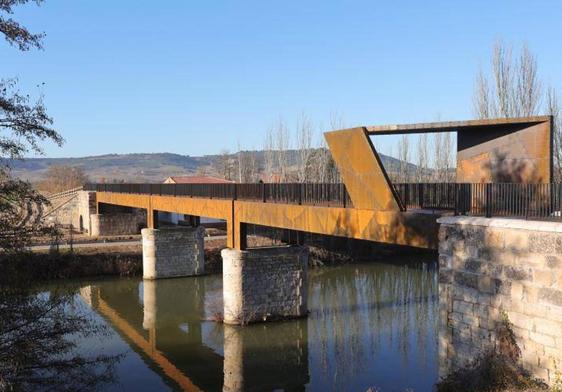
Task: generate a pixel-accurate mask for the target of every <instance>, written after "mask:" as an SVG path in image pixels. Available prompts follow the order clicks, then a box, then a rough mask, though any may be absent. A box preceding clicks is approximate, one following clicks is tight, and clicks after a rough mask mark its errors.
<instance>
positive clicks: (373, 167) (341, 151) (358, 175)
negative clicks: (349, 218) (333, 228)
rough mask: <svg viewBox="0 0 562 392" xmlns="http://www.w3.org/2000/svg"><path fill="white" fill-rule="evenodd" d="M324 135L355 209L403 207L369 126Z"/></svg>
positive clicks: (383, 209) (395, 208) (397, 209)
mask: <svg viewBox="0 0 562 392" xmlns="http://www.w3.org/2000/svg"><path fill="white" fill-rule="evenodd" d="M324 136H325V137H326V141H327V142H328V146H329V147H330V151H331V153H332V157H333V158H334V161H335V162H336V165H337V167H338V169H339V172H340V175H341V177H342V180H343V182H344V184H345V186H346V188H347V191H348V192H349V196H350V197H351V200H352V201H353V205H354V207H355V208H358V209H362V210H377V211H399V210H400V207H399V204H398V202H397V199H396V197H395V195H394V193H393V191H392V188H391V186H390V181H389V179H388V176H387V174H386V171H385V170H384V167H383V166H382V164H381V162H380V158H379V156H378V154H377V152H376V151H375V149H374V147H373V145H372V143H371V140H370V139H369V136H368V135H367V132H366V130H365V128H353V129H346V130H342V131H333V132H327V133H325V134H324Z"/></svg>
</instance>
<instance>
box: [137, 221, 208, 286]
mask: <svg viewBox="0 0 562 392" xmlns="http://www.w3.org/2000/svg"><path fill="white" fill-rule="evenodd" d="M204 234H205V229H204V228H203V227H201V226H199V227H170V228H161V229H142V268H143V278H144V279H160V278H173V277H181V276H193V275H202V274H203V273H205V259H204V256H205V247H204V245H205V244H204Z"/></svg>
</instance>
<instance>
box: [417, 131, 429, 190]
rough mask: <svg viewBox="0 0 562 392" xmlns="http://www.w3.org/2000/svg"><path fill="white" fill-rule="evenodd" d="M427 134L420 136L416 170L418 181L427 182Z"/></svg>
mask: <svg viewBox="0 0 562 392" xmlns="http://www.w3.org/2000/svg"><path fill="white" fill-rule="evenodd" d="M428 158H429V156H428V152H427V133H422V134H420V135H418V161H417V168H416V181H417V182H426V181H427V171H428V161H427V160H428Z"/></svg>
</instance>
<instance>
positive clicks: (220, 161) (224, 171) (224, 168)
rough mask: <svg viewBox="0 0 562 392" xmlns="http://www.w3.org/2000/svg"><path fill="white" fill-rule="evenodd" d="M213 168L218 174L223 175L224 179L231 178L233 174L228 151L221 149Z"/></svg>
mask: <svg viewBox="0 0 562 392" xmlns="http://www.w3.org/2000/svg"><path fill="white" fill-rule="evenodd" d="M215 170H216V171H217V173H218V174H219V176H221V177H223V178H224V179H225V180H232V175H233V174H234V173H233V172H234V170H233V165H232V157H231V156H230V151H228V150H222V151H221V153H220V155H219V156H218V158H217V160H216V162H215Z"/></svg>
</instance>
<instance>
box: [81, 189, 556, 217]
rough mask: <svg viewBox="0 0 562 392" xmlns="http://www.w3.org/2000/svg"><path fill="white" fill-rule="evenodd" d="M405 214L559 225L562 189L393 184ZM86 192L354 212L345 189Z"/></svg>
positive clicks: (114, 190)
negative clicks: (430, 211) (423, 212)
mask: <svg viewBox="0 0 562 392" xmlns="http://www.w3.org/2000/svg"><path fill="white" fill-rule="evenodd" d="M393 186H394V189H395V190H396V194H397V196H398V197H399V198H400V201H401V203H400V205H402V206H404V209H405V210H414V209H433V210H450V211H452V212H454V213H455V214H457V215H469V216H484V217H509V218H523V219H535V220H536V219H539V220H562V212H561V211H562V184H511V183H493V184H469V183H463V184H457V183H407V184H394V185H393ZM84 189H85V190H91V191H99V192H119V193H138V194H152V195H169V196H182V197H201V198H210V199H227V200H245V201H258V202H263V203H283V204H302V205H317V206H326V207H344V208H345V207H353V203H352V202H351V199H350V197H349V194H348V192H347V190H346V188H345V186H344V184H308V183H305V184H301V183H291V184H263V183H256V184H87V185H85V186H84Z"/></svg>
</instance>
